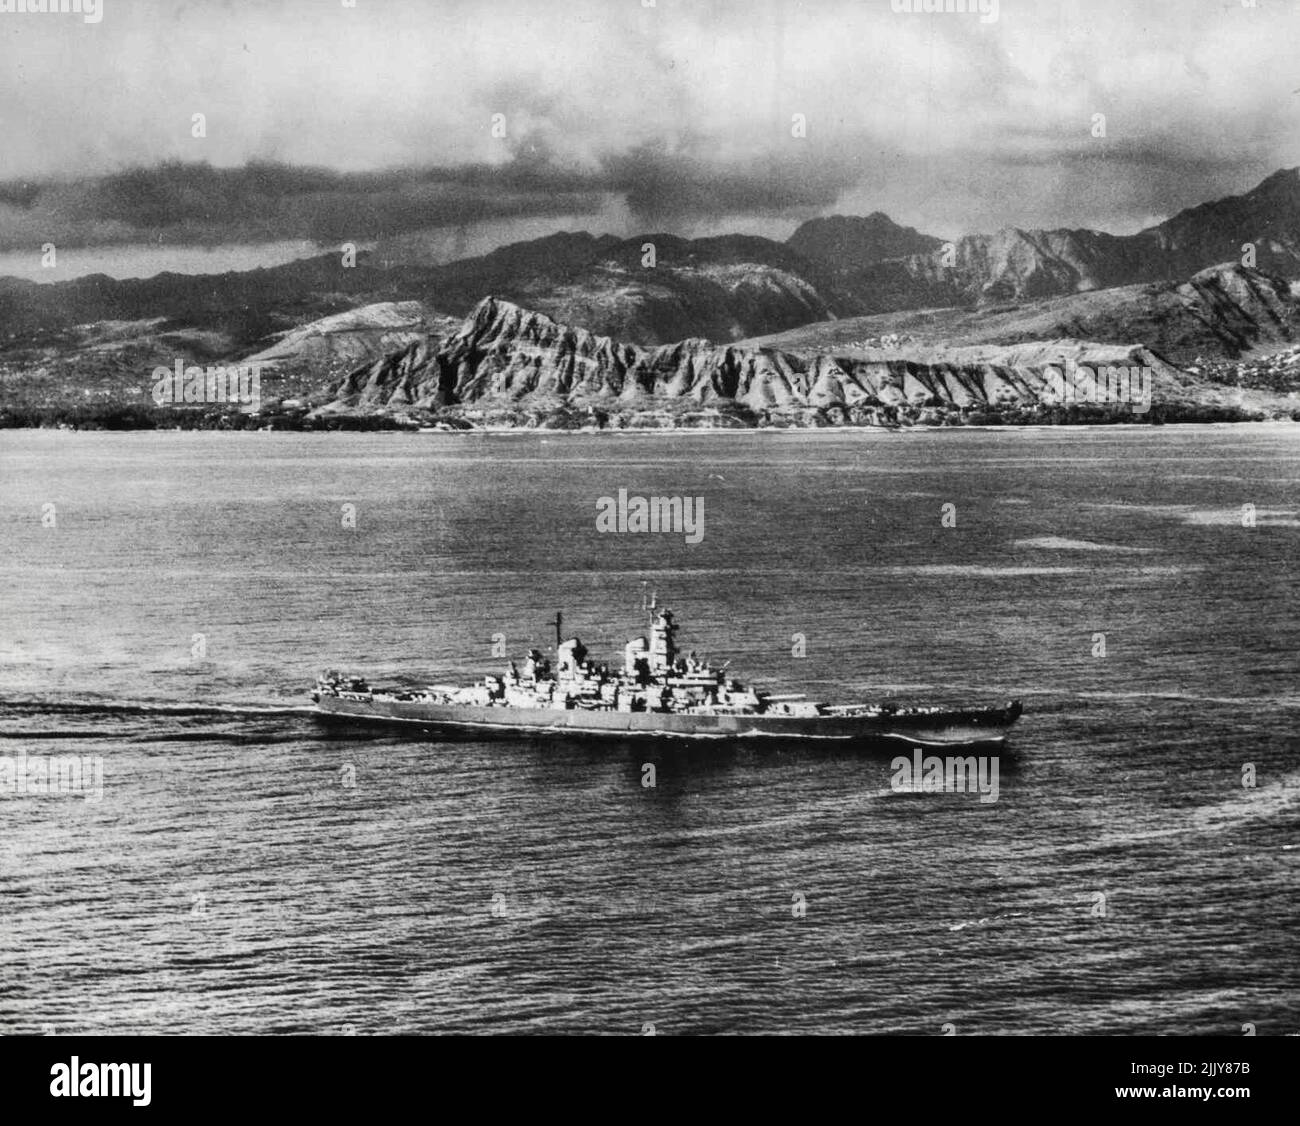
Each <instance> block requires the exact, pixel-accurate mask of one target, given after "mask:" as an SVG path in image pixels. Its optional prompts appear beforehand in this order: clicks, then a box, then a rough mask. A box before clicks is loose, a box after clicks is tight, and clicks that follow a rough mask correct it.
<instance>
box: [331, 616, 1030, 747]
mask: <svg viewBox="0 0 1300 1126" xmlns="http://www.w3.org/2000/svg"><path fill="white" fill-rule="evenodd" d="M649 612H650V615H651V617H650V630H649V637H645V636H642V637H636V638H633V639H632V640H631V641H630V642H628V644H627V646H626V648H625V650H624V657H623V663H622V665H621V666H619V667H616V668H614V669H610V667H609V666H608V665H597V664H595V663H594V662H592V661H589V660H588V659H587V650H586V648H585V647H584V646H583V644H582V642H581V641H580V640H579V639H578V638H576V637H571V638H568V639H567V640H565V639H564V638H563V635H562V623H563V617H562V615H560V614H556V616H555V622H554V625H555V645H556V647H555V669H554V671H552V668H551V661H550V660H549V659H548V658H547V657H545V656H544V655H543V654H542V652H541V651H540V650H538V649H531V650H530V651H529V652H528V656H527V658H526V660H525V662H524V667H523V668H522V669H520V668H519V667H518V666H517V665H516V664H515V662H514V661H511V662H510V663H509V667H508V668H507V669H506V671H505V672H504V673H503V674H502V675H489V676H486V677H484V678H483V680H482V681H481V682H480V683H478V684H474V685H470V686H467V687H457V686H454V685H440V684H430V685H427V686H426V687H425V688H424V689H422V690H406V689H402V688H372V687H371V686H370V685H369V684H368V683H367V682H366V680H365V679H363V678H361V677H356V676H346V675H343V674H341V673H339V672H337V671H334V670H330V671H327V672H324V673H322V674H321V675H320V676H319V677H318V678H317V680H316V686H315V688H314V689H313V691H312V693H311V698H312V700H313V701H314V703H315V705H316V710H317V712H318V713H320V714H321V715H323V716H326V717H330V718H340V719H346V720H365V721H376V722H380V723H388V724H404V725H408V726H413V727H415V728H420V729H423V730H425V731H428V732H447V733H460V734H463V735H474V736H479V737H482V736H488V735H494V734H499V735H509V734H521V735H542V734H554V735H565V736H595V735H601V736H606V737H620V738H621V737H628V736H636V737H649V738H668V739H747V738H748V739H759V738H767V739H789V740H817V741H827V742H835V743H849V742H873V741H875V742H880V741H901V742H905V743H909V744H912V745H915V746H924V747H929V746H970V745H977V744H984V743H1001V742H1003V741H1004V740H1005V738H1006V734H1007V730H1008V729H1009V728H1010V727H1011V725H1012V724H1013V723H1015V721H1016V720H1017V719H1018V718H1019V717H1020V713H1021V705H1020V702H1019V701H1018V700H1013V701H1011V702H1010V703H1008V704H1007V705H1005V706H1003V707H985V708H961V709H954V708H946V707H921V706H916V707H903V706H897V705H893V704H889V703H883V704H879V703H878V704H870V703H861V704H843V705H830V704H822V703H817V702H815V701H812V700H809V699H807V697H805V696H803V695H795V694H778V693H769V692H763V691H759V690H758V689H756V688H754V687H750V686H746V685H744V684H741V683H740V682H739V681H737V680H734V679H732V678H731V677H729V676H728V675H727V668H728V666H729V665H730V662H727V663H726V664H724V665H722V666H721V667H714V666H713V665H711V664H710V663H709V662H708V661H707V660H702V659H700V658H698V657H697V656H696V655H695V653H693V652H692V653H690V654H688V655H686V656H682V655H681V654H680V653H679V651H678V647H677V643H676V634H677V629H678V627H677V624H676V622H675V621H674V620H673V614H672V611H671V610H667V609H656V608H655V607H654V606H653V605H651V607H650V608H649Z"/></svg>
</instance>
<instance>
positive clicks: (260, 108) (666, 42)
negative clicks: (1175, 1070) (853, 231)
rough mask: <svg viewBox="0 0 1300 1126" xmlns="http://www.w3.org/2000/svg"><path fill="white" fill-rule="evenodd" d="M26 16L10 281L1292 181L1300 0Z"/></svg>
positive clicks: (613, 3) (252, 7) (631, 0)
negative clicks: (333, 251)
mask: <svg viewBox="0 0 1300 1126" xmlns="http://www.w3.org/2000/svg"><path fill="white" fill-rule="evenodd" d="M20 2H22V0H0V273H24V272H25V271H29V270H31V269H32V268H33V267H34V264H35V263H36V258H35V257H34V256H37V255H39V253H40V248H41V246H42V245H43V244H45V243H46V242H54V243H55V244H56V245H57V246H58V247H59V248H60V249H61V250H62V252H63V262H64V268H63V269H61V270H60V271H59V273H60V274H61V275H62V276H63V277H66V276H69V274H68V273H67V272H66V271H68V270H73V269H75V268H76V264H77V263H83V264H84V263H94V264H95V268H99V269H103V270H104V272H109V273H118V274H119V275H121V274H122V273H123V271H125V272H128V273H129V272H131V271H133V270H137V269H138V270H139V271H142V272H153V269H154V267H157V268H181V269H191V268H192V269H208V268H211V263H214V262H226V261H231V262H239V263H245V262H247V261H254V262H255V263H258V264H266V263H267V262H268V261H270V260H283V259H284V258H286V257H293V256H296V255H299V254H301V253H304V248H307V249H310V248H312V247H317V246H332V245H336V244H339V243H342V242H344V241H352V242H354V243H356V244H357V245H358V246H361V247H375V248H377V249H379V250H381V251H383V252H384V253H386V254H393V255H397V256H398V257H401V256H424V257H428V258H431V259H434V260H446V259H448V258H450V257H455V256H458V255H462V254H473V253H482V252H484V251H485V250H488V249H491V248H492V247H493V246H496V245H501V244H502V243H504V242H507V241H512V240H515V239H518V238H528V237H536V236H538V235H540V234H545V233H548V232H550V231H553V230H560V229H566V230H577V229H586V230H591V231H593V232H596V233H604V232H608V233H613V234H620V235H628V236H630V235H635V234H639V233H643V232H657V231H668V232H671V233H676V234H682V235H706V234H716V233H722V232H728V231H736V232H743V233H751V234H762V235H767V236H768V237H774V238H785V237H787V236H788V235H789V234H790V233H791V231H793V229H794V228H795V227H796V226H797V225H798V224H799V223H800V222H802V221H803V220H805V219H807V218H810V217H812V216H815V215H823V214H832V213H839V214H868V213H870V212H873V211H884V212H885V213H886V214H888V215H889V216H890V217H891V218H893V219H894V220H895V221H897V222H901V223H904V224H905V225H908V226H914V227H917V228H919V229H921V230H923V231H925V232H927V233H930V234H936V235H940V236H942V237H945V238H950V237H956V236H958V235H961V234H965V233H974V232H981V231H993V230H997V229H998V228H1001V227H1005V226H1018V227H1025V228H1034V227H1093V228H1098V229H1104V230H1110V231H1113V232H1115V233H1131V232H1132V231H1135V230H1138V229H1141V228H1142V227H1143V226H1147V225H1150V224H1151V223H1153V222H1158V221H1159V220H1160V219H1162V218H1165V217H1167V216H1168V215H1170V214H1172V213H1174V212H1176V211H1177V210H1179V209H1181V208H1183V207H1186V206H1190V205H1194V204H1196V203H1199V202H1203V201H1204V200H1207V199H1213V198H1219V197H1222V196H1224V195H1229V194H1235V193H1238V192H1242V191H1245V190H1248V189H1249V188H1250V187H1252V186H1254V184H1256V183H1257V182H1258V181H1259V180H1261V179H1263V178H1264V177H1265V176H1267V175H1268V174H1269V173H1271V172H1273V171H1275V170H1276V169H1278V168H1283V167H1294V166H1295V165H1297V164H1300V117H1298V116H1297V115H1298V114H1300V64H1297V63H1296V62H1295V61H1294V57H1293V56H1294V45H1295V44H1296V43H1297V42H1300V35H1298V34H1297V32H1300V4H1298V3H1296V2H1295V0H1257V3H1256V6H1255V7H1249V6H1247V5H1246V4H1245V3H1243V0H1142V2H1139V0H1000V2H999V3H998V4H997V5H996V19H990V18H988V17H989V16H991V15H992V14H993V13H992V12H987V13H985V14H984V15H981V13H980V12H978V11H975V12H943V11H940V12H925V11H914V12H912V11H895V10H894V9H895V8H910V7H912V4H911V3H910V2H906V0H743V2H742V0H654V2H653V5H651V4H650V3H649V0H491V2H489V0H355V4H354V6H352V7H347V6H345V5H344V0H243V2H239V0H208V2H204V0H170V2H167V0H101V2H102V10H101V12H100V13H98V14H99V16H100V18H99V19H98V20H97V22H88V21H87V19H86V17H85V15H81V14H77V13H75V12H68V13H63V12H53V13H51V12H20V11H8V10H5V9H8V8H14V7H16V6H17V5H18V3H20ZM32 2H33V3H35V2H36V0H32ZM50 2H54V3H56V4H57V0H50ZM985 4H986V7H987V6H988V0H985ZM915 6H916V7H918V8H920V7H923V4H922V0H916V5H915ZM972 6H975V5H972ZM196 113H202V114H203V115H204V119H205V120H204V125H205V130H204V132H205V135H203V136H195V135H194V117H193V115H194V114H196ZM1096 114H1105V136H1096V135H1094V134H1095V132H1096V119H1095V117H1094V115H1096ZM498 115H499V116H498ZM796 115H801V116H799V117H796ZM800 122H802V126H800V124H799V123H800ZM494 125H495V126H496V127H495V128H494ZM257 248H261V249H260V250H259V249H257ZM205 262H206V263H208V264H209V265H208V266H203V265H202V263H205ZM160 263H161V265H159V264H160ZM141 264H143V265H141ZM47 280H48V279H47Z"/></svg>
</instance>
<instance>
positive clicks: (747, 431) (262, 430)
mask: <svg viewBox="0 0 1300 1126" xmlns="http://www.w3.org/2000/svg"><path fill="white" fill-rule="evenodd" d="M1170 427H1178V428H1179V429H1193V428H1199V429H1204V430H1238V429H1244V428H1254V429H1266V430H1280V431H1287V430H1295V429H1300V419H1288V418H1259V419H1242V420H1240V421H1236V422H1226V421H1200V420H1189V421H1187V422H1123V423H1119V422H1041V423H1000V424H996V423H981V424H978V425H970V426H745V427H738V426H728V427H709V426H680V427H644V428H631V429H608V428H607V429H595V428H591V429H588V428H579V429H575V430H562V429H556V430H550V429H547V428H546V427H541V426H477V427H473V428H471V429H467V430H461V429H452V428H449V429H446V430H417V429H414V428H412V427H407V426H403V427H393V428H375V429H366V428H360V427H358V428H356V429H346V428H340V429H337V430H327V429H315V428H312V429H306V428H303V429H299V428H271V427H259V428H247V429H235V428H224V427H199V426H176V427H164V428H160V427H148V426H137V427H129V428H109V427H94V426H87V427H76V426H9V427H0V435H4V434H111V435H125V434H159V435H162V434H225V435H235V434H239V435H255V434H266V435H310V436H313V437H315V436H321V437H325V436H329V435H344V434H374V435H380V434H384V435H396V436H404V437H412V438H414V437H427V438H433V437H452V438H470V437H474V436H487V437H509V436H515V435H542V436H544V437H545V438H547V439H550V438H552V437H566V438H577V437H583V438H592V437H619V438H672V437H682V436H683V435H697V434H699V435H706V434H707V435H709V436H711V437H718V436H721V435H729V436H730V435H735V436H744V435H751V434H797V435H799V436H800V437H806V436H811V435H825V436H829V437H840V436H843V435H846V434H862V435H877V436H878V435H886V434H889V435H899V436H904V435H908V434H936V433H942V434H959V433H961V432H963V431H967V432H976V433H999V432H1007V433H1011V432H1016V431H1032V432H1035V433H1038V432H1043V431H1067V432H1068V431H1079V430H1088V431H1097V430H1105V431H1111V432H1121V433H1123V432H1128V431H1137V432H1139V433H1145V432H1147V431H1151V430H1167V429H1169V428H1170ZM3 440H4V439H3V437H0V443H2V442H3Z"/></svg>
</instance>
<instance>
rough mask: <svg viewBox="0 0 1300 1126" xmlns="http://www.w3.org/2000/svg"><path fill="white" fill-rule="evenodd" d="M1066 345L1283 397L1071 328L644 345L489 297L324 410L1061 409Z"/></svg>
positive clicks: (869, 419) (714, 412) (1040, 415)
mask: <svg viewBox="0 0 1300 1126" xmlns="http://www.w3.org/2000/svg"><path fill="white" fill-rule="evenodd" d="M1067 358H1068V359H1071V360H1073V361H1074V362H1075V363H1076V364H1078V365H1085V364H1086V365H1126V366H1127V365H1132V366H1134V367H1141V368H1143V369H1144V370H1146V371H1147V372H1148V373H1149V377H1150V379H1151V380H1152V382H1153V398H1154V400H1155V401H1156V402H1157V403H1160V404H1162V405H1163V407H1164V408H1165V409H1176V410H1177V411H1181V412H1184V413H1187V412H1191V413H1193V414H1194V413H1195V412H1196V411H1197V410H1212V409H1219V408H1240V407H1245V408H1247V409H1255V408H1259V409H1267V408H1268V407H1269V406H1270V405H1271V406H1272V407H1275V408H1278V409H1280V404H1279V403H1277V402H1271V403H1265V402H1264V400H1263V399H1260V398H1259V397H1252V395H1251V394H1249V393H1246V392H1242V391H1240V390H1228V389H1223V388H1216V387H1214V386H1212V385H1209V384H1207V383H1205V382H1203V381H1200V380H1198V379H1196V378H1195V377H1194V376H1190V375H1188V374H1187V373H1185V372H1182V371H1180V370H1178V369H1177V368H1175V367H1173V366H1171V365H1170V364H1168V363H1166V362H1165V361H1164V360H1162V359H1161V358H1160V357H1159V356H1157V355H1156V354H1155V353H1153V352H1151V351H1150V350H1148V349H1146V348H1143V347H1134V346H1115V345H1111V346H1107V345H1099V344H1087V343H1080V342H1077V341H1061V342H1054V343H1035V344H1026V345H1021V346H1018V347H1015V346H1013V347H1003V348H995V347H990V346H985V347H970V348H964V349H949V350H948V352H947V353H946V354H945V355H944V356H943V357H941V358H934V357H930V358H927V357H926V356H925V355H924V353H923V352H918V353H916V354H912V355H907V354H901V353H899V352H897V351H895V352H890V351H887V350H875V351H871V350H863V351H859V352H857V353H855V354H851V355H834V354H828V353H820V354H802V355H801V354H796V353H791V352H785V351H780V350H777V349H774V348H763V347H737V346H723V345H715V344H711V343H709V342H708V341H706V340H701V339H691V340H685V341H681V342H679V343H676V344H669V345H661V346H659V347H654V348H645V347H638V346H635V345H631V344H623V343H619V342H617V341H615V340H613V339H611V338H609V337H607V336H599V335H596V334H594V333H591V332H588V331H587V330H585V329H581V328H573V327H570V326H566V325H563V324H560V323H558V322H556V321H555V320H553V319H551V318H550V317H548V316H545V315H544V314H541V313H537V312H534V311H529V310H525V309H523V308H520V307H519V306H518V305H514V304H512V303H510V302H506V301H502V300H499V299H497V298H491V297H490V298H486V299H485V300H484V301H482V302H481V303H480V304H479V305H478V307H477V308H475V309H474V311H473V312H472V313H471V315H470V316H469V318H468V319H467V320H466V321H465V322H464V324H463V325H462V326H461V328H460V329H459V330H458V331H457V332H455V333H454V334H452V335H451V336H449V337H447V338H445V339H444V340H442V341H440V342H439V341H423V342H418V343H413V344H410V345H408V346H407V347H405V348H403V349H401V350H400V351H398V352H396V353H394V354H392V355H390V356H386V357H384V358H383V359H382V360H379V361H376V362H375V363H372V364H369V365H367V366H365V367H362V368H359V369H358V370H356V371H355V372H353V373H352V374H351V375H349V376H348V378H347V379H346V380H344V381H343V382H342V383H341V385H340V386H339V387H338V389H337V392H336V394H335V397H334V399H333V401H332V402H330V403H329V404H327V405H325V406H323V407H322V408H320V410H319V411H318V412H317V413H318V414H319V415H330V414H338V413H361V414H367V413H376V412H379V413H398V414H403V415H406V416H408V417H412V418H414V419H417V420H418V419H421V418H426V419H432V418H439V419H442V420H449V419H452V418H454V419H457V420H459V421H461V422H468V423H470V424H473V425H534V426H536V425H541V426H572V425H584V424H585V425H595V426H612V427H624V426H631V427H640V426H650V427H659V426H674V425H681V426H746V425H762V424H772V425H792V426H825V425H845V424H848V425H900V424H910V423H942V422H960V421H965V422H969V421H1003V420H1007V419H1008V418H1010V417H1012V416H1014V419H1013V420H1015V421H1028V420H1032V419H1037V420H1039V421H1053V420H1056V415H1055V414H1054V413H1053V412H1054V411H1055V410H1056V402H1057V399H1056V397H1055V395H1056V392H1055V390H1054V388H1053V385H1052V384H1051V381H1050V373H1049V371H1048V369H1049V367H1050V366H1051V365H1053V364H1063V363H1064V361H1065V360H1066V359H1067ZM1102 413H1106V412H1102ZM1125 413H1128V412H1125ZM1076 417H1077V415H1076ZM1059 420H1062V421H1064V420H1065V419H1064V418H1062V419H1059Z"/></svg>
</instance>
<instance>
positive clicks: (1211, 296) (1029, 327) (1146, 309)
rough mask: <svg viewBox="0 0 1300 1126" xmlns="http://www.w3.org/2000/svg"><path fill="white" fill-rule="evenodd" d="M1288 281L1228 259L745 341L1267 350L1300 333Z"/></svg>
mask: <svg viewBox="0 0 1300 1126" xmlns="http://www.w3.org/2000/svg"><path fill="white" fill-rule="evenodd" d="M1298 288H1300V287H1297V285H1296V283H1292V282H1287V281H1285V280H1284V279H1282V278H1279V277H1276V276H1273V275H1270V274H1266V273H1264V272H1263V271H1261V270H1252V269H1249V268H1247V267H1245V266H1238V265H1233V264H1226V265H1221V266H1216V267H1213V268H1211V269H1208V270H1203V271H1201V272H1200V273H1198V274H1196V275H1195V276H1194V277H1192V278H1191V279H1190V280H1188V281H1185V282H1183V283H1181V284H1176V283H1173V282H1160V283H1155V284H1148V285H1132V286H1117V287H1115V288H1113V289H1101V290H1096V291H1094V292H1089V293H1075V294H1070V295H1069V296H1067V297H1052V298H1046V299H1043V300H1039V301H1032V302H1025V303H1022V304H1014V303H1008V304H1004V305H998V306H992V305H990V306H983V307H980V308H977V309H971V308H961V307H951V308H944V309H927V310H923V311H917V312H913V311H907V312H898V313H888V314H878V315H874V316H866V317H847V318H840V319H837V320H833V321H823V322H822V323H820V324H814V325H804V326H802V327H800V328H796V329H792V330H789V331H786V332H783V333H774V334H769V335H764V336H760V337H756V338H753V339H751V340H747V341H743V342H742V343H744V344H747V345H756V346H760V347H776V348H786V349H791V350H801V349H840V350H843V349H850V350H851V349H854V348H856V347H858V346H865V347H872V346H873V342H879V341H888V340H889V339H891V338H905V339H906V341H908V342H911V343H914V344H916V345H919V346H924V347H925V348H926V349H927V350H928V351H931V352H933V351H935V350H942V349H943V348H945V347H948V346H962V345H977V344H1017V343H1021V342H1024V341H1034V340H1056V339H1061V338H1072V339H1076V340H1092V341H1097V342H1099V343H1105V344H1128V343H1131V342H1133V341H1141V342H1142V343H1144V344H1146V345H1148V346H1149V347H1151V348H1152V349H1154V350H1155V351H1156V352H1158V353H1160V354H1161V355H1162V356H1166V357H1167V358H1168V359H1170V360H1171V361H1172V362H1174V363H1176V364H1179V365H1186V364H1192V363H1196V362H1197V361H1198V360H1201V359H1204V360H1209V359H1211V358H1213V359H1237V358H1239V357H1241V356H1243V355H1246V354H1249V353H1255V352H1259V353H1261V354H1266V353H1268V352H1269V351H1272V350H1275V349H1278V348H1284V347H1285V346H1286V345H1288V344H1289V343H1291V342H1292V341H1300V294H1298V293H1297V289H1298Z"/></svg>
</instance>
